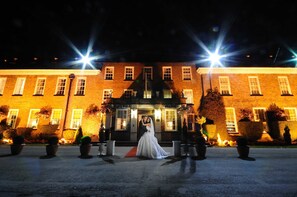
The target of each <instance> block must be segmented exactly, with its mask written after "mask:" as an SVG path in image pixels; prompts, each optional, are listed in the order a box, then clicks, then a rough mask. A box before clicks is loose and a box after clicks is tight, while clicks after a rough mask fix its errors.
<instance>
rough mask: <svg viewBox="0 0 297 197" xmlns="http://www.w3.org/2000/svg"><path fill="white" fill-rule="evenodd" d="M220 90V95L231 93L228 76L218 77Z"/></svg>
mask: <svg viewBox="0 0 297 197" xmlns="http://www.w3.org/2000/svg"><path fill="white" fill-rule="evenodd" d="M219 83H220V91H221V94H222V95H231V89H230V82H229V77H219Z"/></svg>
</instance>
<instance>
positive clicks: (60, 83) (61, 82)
mask: <svg viewBox="0 0 297 197" xmlns="http://www.w3.org/2000/svg"><path fill="white" fill-rule="evenodd" d="M66 80H67V78H66V77H59V78H58V80H57V85H56V95H62V96H64V95H65V89H66Z"/></svg>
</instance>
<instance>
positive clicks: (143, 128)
mask: <svg viewBox="0 0 297 197" xmlns="http://www.w3.org/2000/svg"><path fill="white" fill-rule="evenodd" d="M147 120H148V116H142V118H141V120H140V121H139V127H138V136H137V140H139V139H140V138H141V136H142V135H143V134H144V133H145V132H147V129H146V126H145V125H143V123H146V122H147Z"/></svg>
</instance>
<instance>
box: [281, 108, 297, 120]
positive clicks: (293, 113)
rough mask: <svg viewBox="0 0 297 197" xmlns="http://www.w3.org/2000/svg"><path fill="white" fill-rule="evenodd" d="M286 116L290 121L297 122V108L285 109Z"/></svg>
mask: <svg viewBox="0 0 297 197" xmlns="http://www.w3.org/2000/svg"><path fill="white" fill-rule="evenodd" d="M284 110H285V114H286V116H287V120H288V121H297V115H296V108H295V107H285V108H284Z"/></svg>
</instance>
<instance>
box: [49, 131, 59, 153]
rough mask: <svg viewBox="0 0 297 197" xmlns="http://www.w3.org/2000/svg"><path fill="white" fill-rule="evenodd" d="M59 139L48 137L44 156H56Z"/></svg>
mask: <svg viewBox="0 0 297 197" xmlns="http://www.w3.org/2000/svg"><path fill="white" fill-rule="evenodd" d="M58 143H59V138H58V137H56V136H55V137H50V138H49V139H48V145H46V155H47V156H52V157H53V156H56V153H57V151H58V147H59V144H58Z"/></svg>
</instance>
